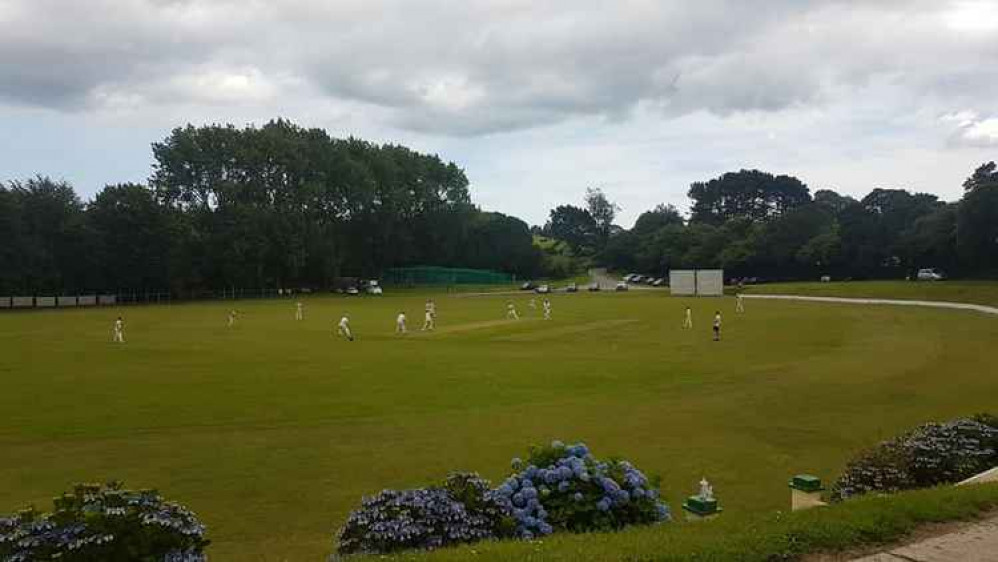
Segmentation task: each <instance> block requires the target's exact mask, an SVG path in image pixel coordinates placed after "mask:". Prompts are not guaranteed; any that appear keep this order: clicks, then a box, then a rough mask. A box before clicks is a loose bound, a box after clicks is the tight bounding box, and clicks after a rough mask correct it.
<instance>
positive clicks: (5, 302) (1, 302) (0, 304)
mask: <svg viewBox="0 0 998 562" xmlns="http://www.w3.org/2000/svg"><path fill="white" fill-rule="evenodd" d="M0 308H10V297H0Z"/></svg>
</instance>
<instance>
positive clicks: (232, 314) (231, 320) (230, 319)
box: [229, 310, 236, 328]
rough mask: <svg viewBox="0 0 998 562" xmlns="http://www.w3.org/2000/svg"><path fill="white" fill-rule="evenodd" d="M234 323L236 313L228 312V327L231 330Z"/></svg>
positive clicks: (233, 311)
mask: <svg viewBox="0 0 998 562" xmlns="http://www.w3.org/2000/svg"><path fill="white" fill-rule="evenodd" d="M235 323H236V311H235V310H230V311H229V327H230V328H231V327H232V326H233V325H234V324H235Z"/></svg>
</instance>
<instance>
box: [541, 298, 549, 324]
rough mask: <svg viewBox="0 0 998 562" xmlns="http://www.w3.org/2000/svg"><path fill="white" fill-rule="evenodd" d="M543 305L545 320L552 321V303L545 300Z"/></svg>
mask: <svg viewBox="0 0 998 562" xmlns="http://www.w3.org/2000/svg"><path fill="white" fill-rule="evenodd" d="M542 305H543V306H544V319H545V320H550V319H551V301H549V300H547V299H544V302H543V303H542Z"/></svg>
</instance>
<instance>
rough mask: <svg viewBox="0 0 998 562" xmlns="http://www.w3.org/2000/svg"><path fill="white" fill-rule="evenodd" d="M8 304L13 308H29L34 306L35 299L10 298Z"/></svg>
mask: <svg viewBox="0 0 998 562" xmlns="http://www.w3.org/2000/svg"><path fill="white" fill-rule="evenodd" d="M10 302H11V305H12V306H13V307H14V308H30V307H32V306H35V297H12V298H11V299H10Z"/></svg>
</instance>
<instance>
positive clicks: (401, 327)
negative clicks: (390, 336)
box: [395, 312, 406, 334]
mask: <svg viewBox="0 0 998 562" xmlns="http://www.w3.org/2000/svg"><path fill="white" fill-rule="evenodd" d="M405 332H406V330H405V312H399V315H398V317H397V318H396V319H395V333H396V334H404V333H405Z"/></svg>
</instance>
